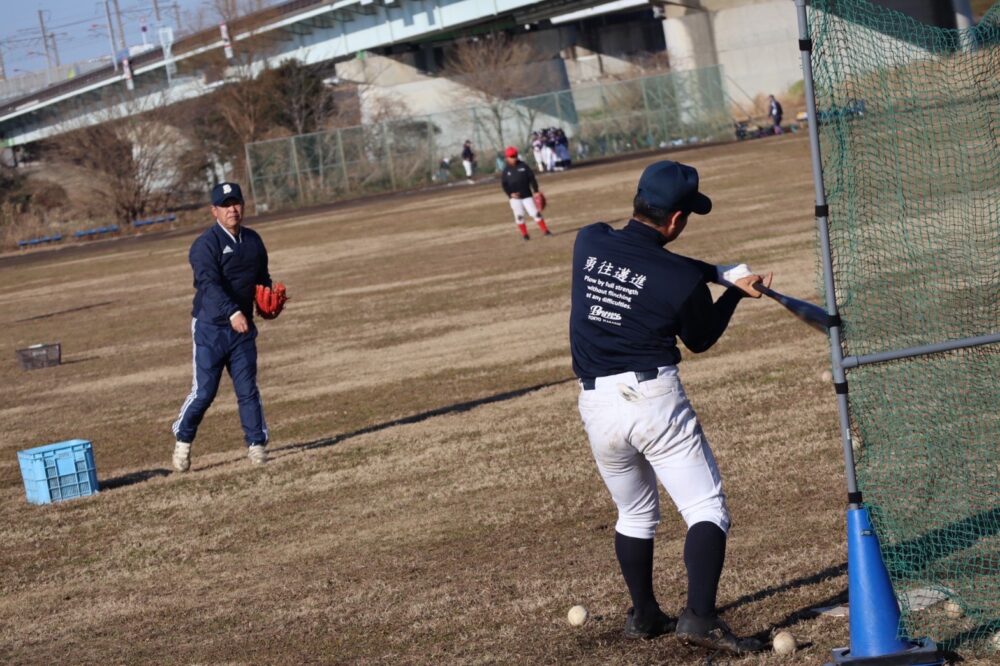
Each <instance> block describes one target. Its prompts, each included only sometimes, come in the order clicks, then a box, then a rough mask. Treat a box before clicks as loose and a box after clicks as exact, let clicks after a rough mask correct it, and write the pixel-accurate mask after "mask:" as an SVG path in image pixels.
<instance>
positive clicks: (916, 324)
mask: <svg viewBox="0 0 1000 666" xmlns="http://www.w3.org/2000/svg"><path fill="white" fill-rule="evenodd" d="M809 21H810V29H811V33H812V34H811V36H812V38H813V41H814V51H813V55H812V63H813V68H814V78H815V92H816V101H817V115H818V117H819V122H820V141H821V146H822V150H823V158H824V164H823V168H824V176H823V178H824V184H825V186H826V188H827V193H828V198H829V204H830V218H829V230H830V242H831V252H832V260H833V267H834V280H835V283H836V287H837V294H836V296H837V303H838V306H839V308H840V313H841V316H842V318H843V321H844V325H843V353H844V355H845V356H852V355H864V354H871V353H876V352H884V351H890V350H900V349H908V348H912V347H916V346H920V345H926V344H932V343H938V342H943V341H948V340H955V339H962V338H968V337H973V336H980V335H988V334H994V333H997V332H998V331H1000V6H997V5H994V7H993V8H992V9H991V10H990V12H989V13H988V14H987V15H986V17H985V18H984V19H983V20H982V21H981V22H980V23H979V25H978V26H976V27H975V28H973V29H970V30H967V31H956V30H946V29H939V28H934V27H930V26H927V25H923V24H920V23H918V22H916V21H914V20H912V19H910V18H908V17H906V16H904V15H903V14H900V13H897V12H893V11H891V10H888V9H885V8H883V7H880V6H878V5H873V4H871V3H870V2H866V1H864V0H814V2H812V4H811V8H810V14H809ZM998 378H1000V346H998V345H984V346H979V347H968V348H964V349H960V350H958V351H952V352H946V353H937V354H929V355H924V356H917V357H914V358H910V359H904V360H897V361H892V362H889V363H880V364H873V365H862V366H861V367H859V368H857V369H853V370H851V371H850V372H849V373H848V380H849V385H850V393H849V404H850V412H851V427H852V430H853V433H852V434H853V437H854V438H855V440H856V443H857V444H858V446H859V449H858V458H857V471H858V483H859V486H860V489H861V490H862V491H863V493H864V497H865V500H866V503H867V504H868V506H869V508H870V509H871V512H872V517H873V520H874V522H875V525H876V529H877V530H878V533H879V537H880V539H881V542H882V551H883V556H884V559H885V563H886V567H887V568H888V570H889V574H890V576H891V578H892V579H893V583H894V586H895V590H896V594H897V597H899V599H900V605H901V607H902V611H903V626H902V627H901V628H900V630H901V632H902V633H905V634H907V635H910V636H930V637H932V638H934V639H936V640H938V641H940V642H943V643H944V644H945V646H946V647H957V646H959V645H963V646H965V647H967V648H972V649H973V650H982V651H992V652H995V651H997V650H998V649H1000V644H994V643H993V642H992V641H991V640H990V639H991V638H992V637H993V636H994V634H995V632H996V631H997V630H998V629H1000V415H998V409H1000V385H998ZM920 590H933V591H935V594H930V595H928V594H927V593H923V594H922V595H921V596H923V597H925V598H926V597H927V596H930V597H931V598H937V599H943V598H944V597H945V596H947V597H950V599H951V600H952V601H954V602H956V603H957V604H958V605H959V606H960V607H961V609H962V611H961V616H960V617H956V615H959V613H956V612H955V610H954V609H953V608H948V607H947V605H946V603H945V602H943V601H942V602H940V603H937V604H935V605H931V606H930V607H927V608H924V607H923V606H924V605H925V604H923V603H917V602H916V601H915V600H916V599H917V595H918V594H920V592H919V591H920ZM948 611H951V612H950V613H949V612H948Z"/></svg>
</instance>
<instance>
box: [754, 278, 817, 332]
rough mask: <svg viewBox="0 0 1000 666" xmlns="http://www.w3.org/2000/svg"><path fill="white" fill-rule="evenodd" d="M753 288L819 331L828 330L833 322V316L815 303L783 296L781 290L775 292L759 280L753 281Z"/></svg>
mask: <svg viewBox="0 0 1000 666" xmlns="http://www.w3.org/2000/svg"><path fill="white" fill-rule="evenodd" d="M753 288H754V289H756V290H757V291H759V292H760V293H762V294H764V295H765V296H768V297H769V298H772V299H774V300H776V301H777V302H779V303H781V304H782V305H784V306H785V309H787V310H788V311H789V312H791V313H792V314H793V315H795V316H796V317H798V318H799V319H800V320H801V321H804V322H805V323H807V324H809V325H810V326H812V327H813V328H815V329H816V330H817V331H821V332H823V333H827V332H829V330H830V326H831V325H832V324H833V317H831V316H830V315H829V313H827V311H826V310H824V309H823V308H821V307H820V306H818V305H816V304H815V303H810V302H809V301H801V300H799V299H797V298H792V297H791V296H785V295H784V294H782V293H781V292H777V291H775V290H773V289H771V288H770V287H765V286H764V285H763V284H762V283H760V282H756V283H754V285H753Z"/></svg>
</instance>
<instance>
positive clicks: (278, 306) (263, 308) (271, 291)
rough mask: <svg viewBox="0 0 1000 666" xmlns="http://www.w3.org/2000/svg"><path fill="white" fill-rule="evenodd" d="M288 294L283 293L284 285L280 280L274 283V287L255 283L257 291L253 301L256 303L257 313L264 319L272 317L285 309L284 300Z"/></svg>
mask: <svg viewBox="0 0 1000 666" xmlns="http://www.w3.org/2000/svg"><path fill="white" fill-rule="evenodd" d="M287 300H288V295H287V294H286V293H285V285H284V284H282V283H280V282H275V283H274V288H271V287H265V286H264V285H262V284H259V285H257V293H256V294H255V295H254V301H255V302H256V303H257V314H259V315H260V316H261V317H263V318H264V319H274V318H275V317H277V316H278V315H280V314H281V311H282V310H283V309H285V301H287Z"/></svg>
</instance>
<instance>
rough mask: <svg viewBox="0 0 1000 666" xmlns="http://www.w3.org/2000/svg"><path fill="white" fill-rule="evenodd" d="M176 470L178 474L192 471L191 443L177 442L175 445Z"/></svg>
mask: <svg viewBox="0 0 1000 666" xmlns="http://www.w3.org/2000/svg"><path fill="white" fill-rule="evenodd" d="M174 469H175V470H177V471H178V472H186V471H188V470H189V469H191V444H190V443H188V442H177V443H176V444H174Z"/></svg>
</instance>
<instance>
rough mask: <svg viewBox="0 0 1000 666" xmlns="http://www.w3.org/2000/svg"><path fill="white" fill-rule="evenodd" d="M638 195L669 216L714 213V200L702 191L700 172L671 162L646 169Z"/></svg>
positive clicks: (640, 181) (663, 161) (659, 163)
mask: <svg viewBox="0 0 1000 666" xmlns="http://www.w3.org/2000/svg"><path fill="white" fill-rule="evenodd" d="M636 194H637V195H639V197H641V198H642V200H643V201H645V202H646V203H647V204H649V205H650V206H652V207H653V208H659V209H662V210H665V211H668V212H670V211H675V210H679V211H682V212H685V213H695V214H697V215H708V213H709V212H711V210H712V200H711V199H709V198H708V197H707V196H705V195H704V194H702V193H701V192H699V191H698V170H697V169H695V168H694V167H692V166H688V165H687V164H681V163H680V162H673V161H671V160H662V161H660V162H654V163H653V164H650V165H649V166H648V167H646V169H645V170H644V171H643V172H642V176H640V177H639V188H638V191H637V192H636Z"/></svg>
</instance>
